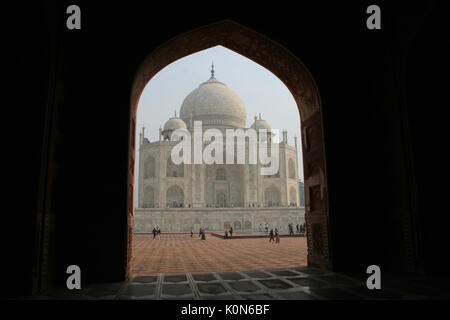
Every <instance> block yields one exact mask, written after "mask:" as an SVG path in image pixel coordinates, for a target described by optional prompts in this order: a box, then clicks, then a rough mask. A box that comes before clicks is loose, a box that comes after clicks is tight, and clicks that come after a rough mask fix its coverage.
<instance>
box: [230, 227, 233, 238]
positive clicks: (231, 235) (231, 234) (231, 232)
mask: <svg viewBox="0 0 450 320" xmlns="http://www.w3.org/2000/svg"><path fill="white" fill-rule="evenodd" d="M230 239H233V227H230Z"/></svg>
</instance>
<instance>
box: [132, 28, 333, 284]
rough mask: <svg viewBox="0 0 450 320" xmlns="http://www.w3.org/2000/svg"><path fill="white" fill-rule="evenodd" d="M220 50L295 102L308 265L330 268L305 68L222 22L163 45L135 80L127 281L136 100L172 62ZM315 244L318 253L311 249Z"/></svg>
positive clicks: (317, 114)
mask: <svg viewBox="0 0 450 320" xmlns="http://www.w3.org/2000/svg"><path fill="white" fill-rule="evenodd" d="M218 45H221V46H223V47H225V48H228V49H230V50H233V51H235V52H236V53H239V54H241V55H242V56H245V57H247V58H249V59H251V60H252V61H254V62H255V63H258V64H259V65H261V66H263V67H264V68H266V69H268V70H269V71H271V72H272V73H273V74H274V75H275V76H277V77H278V78H279V79H280V80H281V81H282V82H283V83H284V84H285V85H286V87H287V88H288V89H289V91H290V92H291V94H292V96H293V97H294V99H295V101H296V103H297V106H298V109H299V112H300V118H301V124H302V130H303V134H302V151H303V168H304V178H305V202H306V204H305V219H306V223H307V239H308V240H307V242H308V265H309V266H315V267H320V268H325V269H331V268H332V265H331V252H330V245H329V234H330V230H329V224H330V223H329V221H330V219H329V212H328V195H327V190H328V189H327V175H326V165H325V149H324V138H323V125H322V111H321V101H320V95H319V91H318V89H317V86H316V84H315V82H314V80H313V78H312V76H311V74H310V72H309V71H308V70H307V68H306V67H305V66H304V65H303V63H302V62H301V61H300V60H299V58H298V57H296V56H295V55H294V54H292V53H291V52H290V51H289V50H288V49H286V48H284V47H283V46H281V45H280V44H278V43H276V42H274V41H272V40H271V39H269V38H267V37H265V36H264V35H261V34H259V33H257V32H255V31H253V30H250V29H248V28H246V27H244V26H242V25H240V24H237V23H235V22H233V21H230V20H224V21H220V22H218V23H214V24H211V25H207V26H204V27H201V28H198V29H195V30H192V31H189V32H186V33H183V34H181V35H179V36H177V37H175V38H172V39H171V40H169V41H167V42H165V43H164V44H162V45H161V46H160V47H159V48H157V49H156V50H154V51H153V52H151V53H150V54H149V55H148V56H147V57H146V58H145V60H144V61H143V63H142V64H141V66H140V67H139V70H138V71H137V74H136V76H135V80H134V83H133V85H132V90H131V100H130V103H131V108H130V110H131V114H130V132H129V146H130V148H129V163H128V167H129V168H130V172H129V175H128V203H127V208H128V212H127V215H128V251H127V256H126V264H127V275H128V276H130V275H131V272H132V270H131V256H132V241H133V223H134V219H133V193H134V162H135V148H136V146H135V132H136V114H137V106H138V102H139V99H140V96H141V94H142V91H143V90H144V88H145V86H146V84H147V83H148V82H149V81H150V80H151V79H152V77H153V76H154V75H156V74H157V73H158V72H159V71H160V70H161V69H163V68H164V67H166V66H167V65H169V64H170V63H172V62H174V61H176V60H178V59H181V58H183V57H185V56H187V55H190V54H193V53H195V52H198V51H201V50H205V49H208V48H211V47H214V46H218ZM312 168H316V169H315V170H312ZM317 168H318V169H317ZM312 193H314V194H315V196H314V197H311V196H310V194H312ZM313 239H314V242H313ZM313 243H314V247H316V250H313ZM317 247H320V250H317Z"/></svg>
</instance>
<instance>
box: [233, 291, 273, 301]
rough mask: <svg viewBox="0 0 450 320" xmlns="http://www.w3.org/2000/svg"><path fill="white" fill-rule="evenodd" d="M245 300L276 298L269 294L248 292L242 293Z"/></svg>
mask: <svg viewBox="0 0 450 320" xmlns="http://www.w3.org/2000/svg"><path fill="white" fill-rule="evenodd" d="M241 297H242V298H244V299H245V300H274V299H275V298H274V297H272V296H271V295H269V294H265V293H263V294H246V295H241Z"/></svg>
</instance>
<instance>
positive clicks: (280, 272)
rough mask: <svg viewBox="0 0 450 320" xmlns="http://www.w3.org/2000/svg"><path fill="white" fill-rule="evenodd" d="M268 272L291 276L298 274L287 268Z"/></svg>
mask: <svg viewBox="0 0 450 320" xmlns="http://www.w3.org/2000/svg"><path fill="white" fill-rule="evenodd" d="M269 272H270V273H273V274H276V275H277V276H282V277H293V276H298V273H295V272H292V271H289V270H269Z"/></svg>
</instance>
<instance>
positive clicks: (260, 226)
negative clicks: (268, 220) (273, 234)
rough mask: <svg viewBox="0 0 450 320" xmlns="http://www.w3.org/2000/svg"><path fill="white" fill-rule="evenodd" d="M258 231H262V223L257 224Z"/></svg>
mask: <svg viewBox="0 0 450 320" xmlns="http://www.w3.org/2000/svg"><path fill="white" fill-rule="evenodd" d="M259 232H262V224H261V223H260V224H259Z"/></svg>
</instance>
